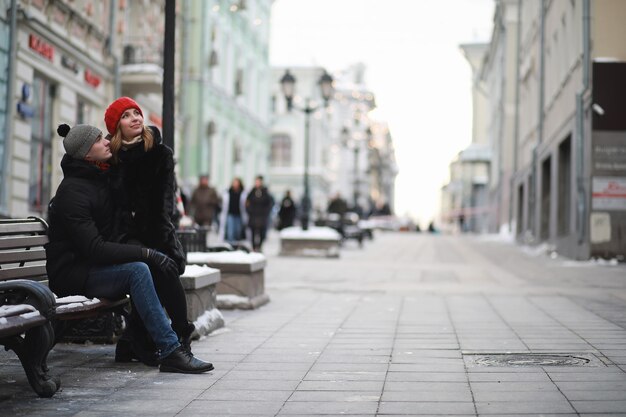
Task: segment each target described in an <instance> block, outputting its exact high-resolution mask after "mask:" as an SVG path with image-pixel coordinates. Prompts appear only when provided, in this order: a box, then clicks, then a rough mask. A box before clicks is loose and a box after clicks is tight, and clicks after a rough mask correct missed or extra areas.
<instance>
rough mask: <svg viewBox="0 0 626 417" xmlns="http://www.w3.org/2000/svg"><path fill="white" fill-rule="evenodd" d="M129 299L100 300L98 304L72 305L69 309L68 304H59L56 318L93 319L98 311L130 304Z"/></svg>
mask: <svg viewBox="0 0 626 417" xmlns="http://www.w3.org/2000/svg"><path fill="white" fill-rule="evenodd" d="M128 301H129V298H128V297H125V298H121V299H119V300H107V299H102V298H101V299H100V301H99V302H98V303H94V304H87V305H84V304H80V305H72V306H71V307H68V305H67V304H66V305H65V307H64V305H63V304H57V306H56V318H57V319H58V320H73V319H78V318H83V317H91V316H93V315H94V313H96V312H98V311H104V310H108V309H112V308H115V307H117V306H121V305H124V304H126V303H128Z"/></svg>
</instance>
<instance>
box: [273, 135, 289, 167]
mask: <svg viewBox="0 0 626 417" xmlns="http://www.w3.org/2000/svg"><path fill="white" fill-rule="evenodd" d="M271 143H272V149H271V159H270V164H271V165H272V166H274V167H287V166H290V165H291V138H290V137H289V135H286V134H284V133H279V134H276V135H272V140H271Z"/></svg>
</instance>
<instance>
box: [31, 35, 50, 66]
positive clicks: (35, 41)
mask: <svg viewBox="0 0 626 417" xmlns="http://www.w3.org/2000/svg"><path fill="white" fill-rule="evenodd" d="M28 46H29V47H30V49H32V50H33V51H35V52H37V53H38V54H39V55H41V56H43V57H44V58H46V59H47V60H48V61H50V62H52V59H53V58H54V47H53V46H52V45H50V44H49V43H46V42H44V41H43V40H41V38H39V37H38V36H35V35H33V34H32V33H31V34H30V35H29V37H28Z"/></svg>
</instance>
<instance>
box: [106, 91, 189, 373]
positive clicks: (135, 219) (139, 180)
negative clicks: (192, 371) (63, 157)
mask: <svg viewBox="0 0 626 417" xmlns="http://www.w3.org/2000/svg"><path fill="white" fill-rule="evenodd" d="M104 121H105V123H106V126H107V130H108V131H109V134H110V135H111V152H112V153H113V158H112V160H113V162H114V163H115V164H116V165H117V168H118V170H119V173H120V175H121V178H122V185H121V189H120V191H119V192H118V193H117V195H116V198H117V199H118V200H120V202H121V206H122V209H123V213H124V215H123V216H121V219H128V221H127V222H124V223H126V224H124V225H122V226H121V229H122V230H121V232H123V233H125V234H126V235H127V237H126V238H127V239H129V240H130V241H131V242H134V243H136V244H139V245H142V246H146V247H149V248H154V249H156V250H158V251H160V252H163V253H164V254H166V255H167V256H168V257H170V258H171V259H173V260H174V262H176V265H177V269H178V274H179V275H180V274H182V273H184V271H185V265H186V257H185V253H184V251H183V247H182V244H181V243H180V241H179V239H178V237H177V236H176V229H175V227H174V224H173V222H172V216H173V213H174V211H175V204H176V196H175V190H176V177H175V174H174V155H173V152H172V150H171V149H170V148H169V147H167V146H166V145H164V144H163V143H162V140H161V132H160V131H159V129H157V128H156V127H154V126H149V127H148V126H145V125H144V118H143V113H142V111H141V108H140V107H139V105H138V104H137V103H136V102H135V101H134V100H133V99H131V98H129V97H120V98H118V99H117V100H115V101H113V102H112V103H111V104H110V105H109V107H108V108H107V109H106V112H105V114H104ZM152 278H153V279H154V284H155V287H156V290H157V293H158V295H159V298H160V300H161V303H162V304H163V307H165V309H166V310H167V313H168V315H169V317H170V319H171V320H172V328H173V329H174V331H175V332H176V334H177V335H178V339H179V340H180V342H181V344H183V345H184V346H185V347H186V348H187V349H190V344H191V337H192V334H193V332H194V330H195V326H194V325H193V323H190V322H189V321H188V320H187V299H186V297H185V290H184V289H183V286H182V283H181V281H180V279H178V277H176V279H172V277H169V276H165V275H164V274H162V273H159V271H153V274H152ZM140 323H141V322H140V321H139V320H136V315H135V314H133V315H131V319H130V320H129V326H128V329H127V332H126V333H125V335H123V336H122V338H121V339H120V341H118V348H117V350H116V359H117V360H119V361H124V360H125V359H128V358H131V357H132V355H131V353H134V354H136V355H137V356H139V358H140V359H142V358H143V357H144V353H146V352H150V351H152V350H153V347H152V346H151V344H150V340H148V339H147V338H145V335H146V333H145V329H143V328H142V326H140ZM142 346H143V349H142ZM129 349H130V350H131V351H132V352H129ZM142 360H143V359H142Z"/></svg>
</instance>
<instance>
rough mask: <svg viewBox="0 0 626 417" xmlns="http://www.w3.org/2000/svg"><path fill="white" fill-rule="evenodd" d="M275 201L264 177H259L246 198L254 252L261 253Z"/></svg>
mask: <svg viewBox="0 0 626 417" xmlns="http://www.w3.org/2000/svg"><path fill="white" fill-rule="evenodd" d="M272 205H273V199H272V197H271V195H270V193H269V191H268V189H267V187H266V186H264V185H263V176H261V175H258V176H257V177H256V178H255V180H254V188H252V190H250V192H249V193H248V197H247V198H246V211H247V212H248V219H249V220H248V227H249V228H250V233H251V240H252V250H254V251H255V252H261V250H262V248H263V242H264V241H265V236H266V233H267V224H268V220H269V215H270V212H271V210H272Z"/></svg>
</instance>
